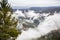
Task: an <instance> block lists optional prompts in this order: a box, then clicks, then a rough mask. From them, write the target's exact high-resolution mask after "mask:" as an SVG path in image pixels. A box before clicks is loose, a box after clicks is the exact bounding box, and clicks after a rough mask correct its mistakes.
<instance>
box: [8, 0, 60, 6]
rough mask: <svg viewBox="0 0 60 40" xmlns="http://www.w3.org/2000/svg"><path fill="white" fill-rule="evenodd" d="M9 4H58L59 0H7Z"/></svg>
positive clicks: (59, 4)
mask: <svg viewBox="0 0 60 40" xmlns="http://www.w3.org/2000/svg"><path fill="white" fill-rule="evenodd" d="M8 2H9V3H10V4H11V6H60V0H8Z"/></svg>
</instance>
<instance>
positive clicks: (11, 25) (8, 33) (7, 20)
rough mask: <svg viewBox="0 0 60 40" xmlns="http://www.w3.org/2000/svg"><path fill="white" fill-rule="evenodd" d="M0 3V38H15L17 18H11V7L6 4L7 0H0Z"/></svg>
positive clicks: (4, 39)
mask: <svg viewBox="0 0 60 40" xmlns="http://www.w3.org/2000/svg"><path fill="white" fill-rule="evenodd" d="M0 5H1V6H0V40H7V39H9V38H10V37H14V38H15V37H17V36H18V34H19V32H18V31H17V29H16V26H17V20H16V19H15V18H11V15H12V14H13V12H12V8H11V7H10V5H9V4H8V0H1V2H0Z"/></svg>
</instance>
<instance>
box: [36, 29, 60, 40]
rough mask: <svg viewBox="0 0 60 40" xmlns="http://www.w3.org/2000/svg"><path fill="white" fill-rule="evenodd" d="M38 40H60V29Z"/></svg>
mask: <svg viewBox="0 0 60 40" xmlns="http://www.w3.org/2000/svg"><path fill="white" fill-rule="evenodd" d="M37 40H60V29H58V30H53V31H52V32H50V33H48V34H47V35H44V36H42V37H41V38H38V39H37Z"/></svg>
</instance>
